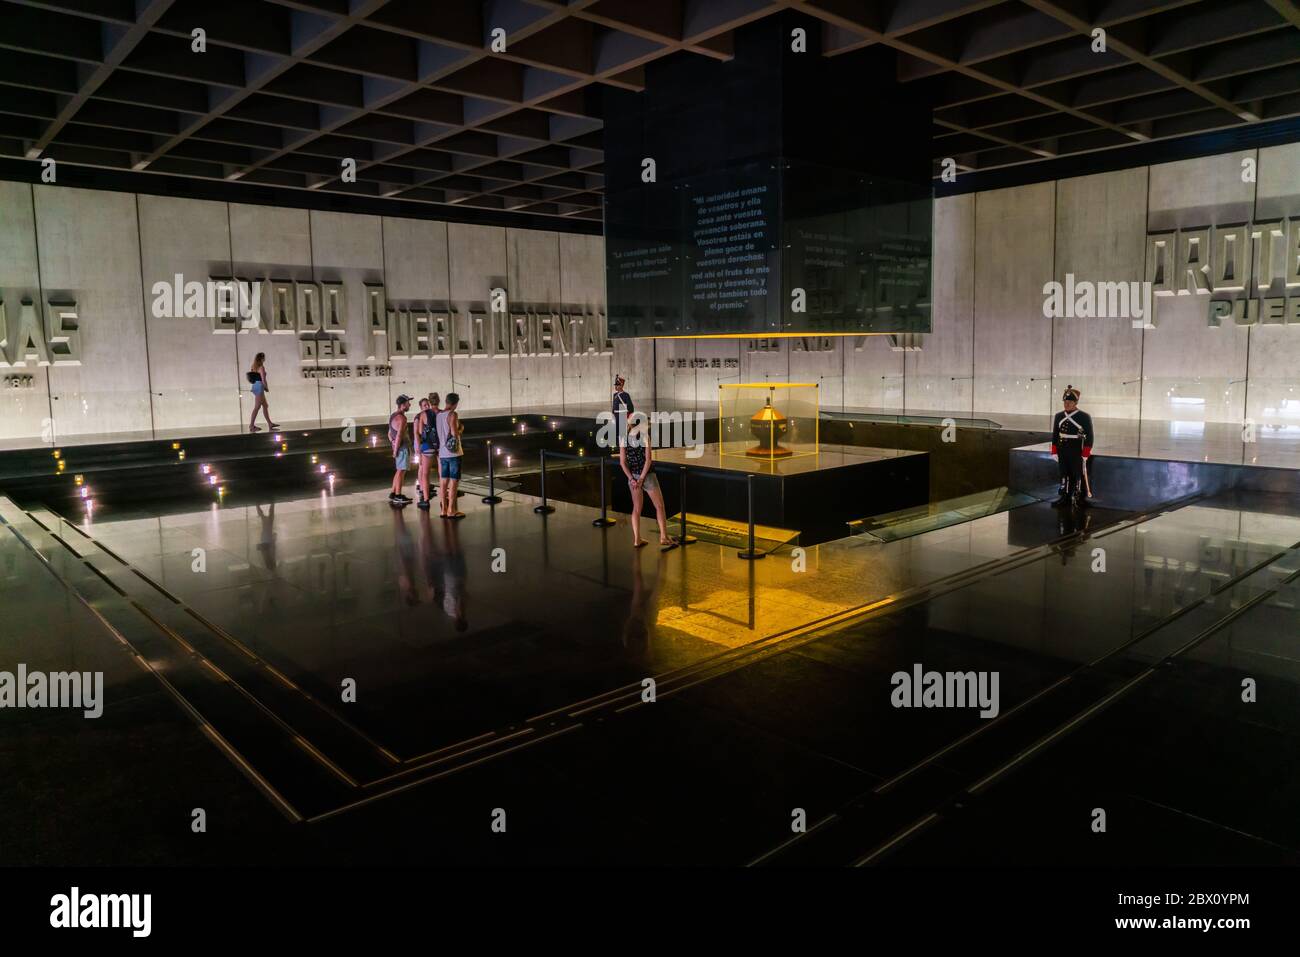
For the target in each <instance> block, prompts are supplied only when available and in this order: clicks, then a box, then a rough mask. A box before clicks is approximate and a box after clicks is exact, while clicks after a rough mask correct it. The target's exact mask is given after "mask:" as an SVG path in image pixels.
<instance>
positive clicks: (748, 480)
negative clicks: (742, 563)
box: [736, 475, 767, 561]
mask: <svg viewBox="0 0 1300 957" xmlns="http://www.w3.org/2000/svg"><path fill="white" fill-rule="evenodd" d="M745 491H746V493H747V494H748V496H749V548H748V549H747V550H746V551H743V552H737V553H736V554H737V555H739V556H740V557H741V558H745V559H748V560H750V561H756V560H757V559H760V558H766V557H767V553H766V552H760V551H758V550H757V549H756V548H754V476H752V475H746V476H745Z"/></svg>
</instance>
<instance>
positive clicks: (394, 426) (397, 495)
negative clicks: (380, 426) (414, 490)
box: [388, 395, 411, 508]
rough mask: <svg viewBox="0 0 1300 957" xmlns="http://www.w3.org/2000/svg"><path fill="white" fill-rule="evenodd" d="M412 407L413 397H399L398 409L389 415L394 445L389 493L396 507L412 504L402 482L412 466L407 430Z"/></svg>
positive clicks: (392, 503)
mask: <svg viewBox="0 0 1300 957" xmlns="http://www.w3.org/2000/svg"><path fill="white" fill-rule="evenodd" d="M410 408H411V397H410V396H409V395H399V396H398V397H397V411H396V412H394V413H393V414H392V415H390V416H389V417H388V441H389V442H391V443H392V446H393V465H394V469H395V471H394V472H393V490H392V491H391V492H390V493H389V495H388V504H389V505H392V506H393V507H394V508H401V507H402V506H404V505H410V504H411V500H410V499H409V498H407V497H406V496H405V495H403V494H402V484H403V483H404V482H405V481H406V470H407V469H409V468H410V467H411V435H410V432H409V431H408V430H407V422H406V413H407V411H408V410H409V409H410Z"/></svg>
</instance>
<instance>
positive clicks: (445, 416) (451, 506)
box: [437, 392, 465, 518]
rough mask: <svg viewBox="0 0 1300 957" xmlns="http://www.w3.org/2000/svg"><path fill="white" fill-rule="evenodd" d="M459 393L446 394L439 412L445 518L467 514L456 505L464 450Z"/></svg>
mask: <svg viewBox="0 0 1300 957" xmlns="http://www.w3.org/2000/svg"><path fill="white" fill-rule="evenodd" d="M459 404H460V396H459V395H457V394H456V393H455V392H448V393H447V401H446V404H445V405H444V406H443V410H442V411H441V412H439V413H438V418H437V425H438V514H439V516H441V517H442V518H464V517H465V513H464V512H462V511H460V510H459V509H458V508H457V507H456V489H457V488H458V486H459V485H460V460H461V457H462V456H463V455H464V451H463V450H462V449H461V447H460V433H461V425H460V416H459V415H457V414H456V406H457V405H459Z"/></svg>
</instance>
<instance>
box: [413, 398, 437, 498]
mask: <svg viewBox="0 0 1300 957" xmlns="http://www.w3.org/2000/svg"><path fill="white" fill-rule="evenodd" d="M438 402H439V398H438V393H436V392H430V393H429V395H428V397H427V398H424V399H421V400H420V414H419V415H417V416H416V417H415V420H414V421H413V422H412V423H411V441H412V443H413V444H414V446H415V449H416V457H417V461H416V465H417V470H416V473H415V475H416V478H415V494H416V496H417V497H418V498H419V501H418V502H417V504H418V506H419V507H420V508H424V509H427V508H428V507H429V500H430V499H431V498H433V495H432V493H431V490H430V489H429V468H430V466H432V465H433V460H434V459H435V458H437V451H438V450H437V449H435V448H434V447H433V443H434V442H436V441H437V433H436V429H435V428H434V422H435V418H434V417H435V416H436V415H437V414H438Z"/></svg>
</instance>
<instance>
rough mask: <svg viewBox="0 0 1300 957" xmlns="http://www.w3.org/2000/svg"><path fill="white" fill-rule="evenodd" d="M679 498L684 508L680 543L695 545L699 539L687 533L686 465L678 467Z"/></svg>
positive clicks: (679, 502)
mask: <svg viewBox="0 0 1300 957" xmlns="http://www.w3.org/2000/svg"><path fill="white" fill-rule="evenodd" d="M677 500H678V504H679V505H680V506H681V509H682V522H681V531H680V533H679V534H678V536H677V544H678V545H694V544H695V543H696V542H697V541H699V539H697V538H696V537H695V536H694V535H687V534H686V466H684V465H680V466H678V467H677Z"/></svg>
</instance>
